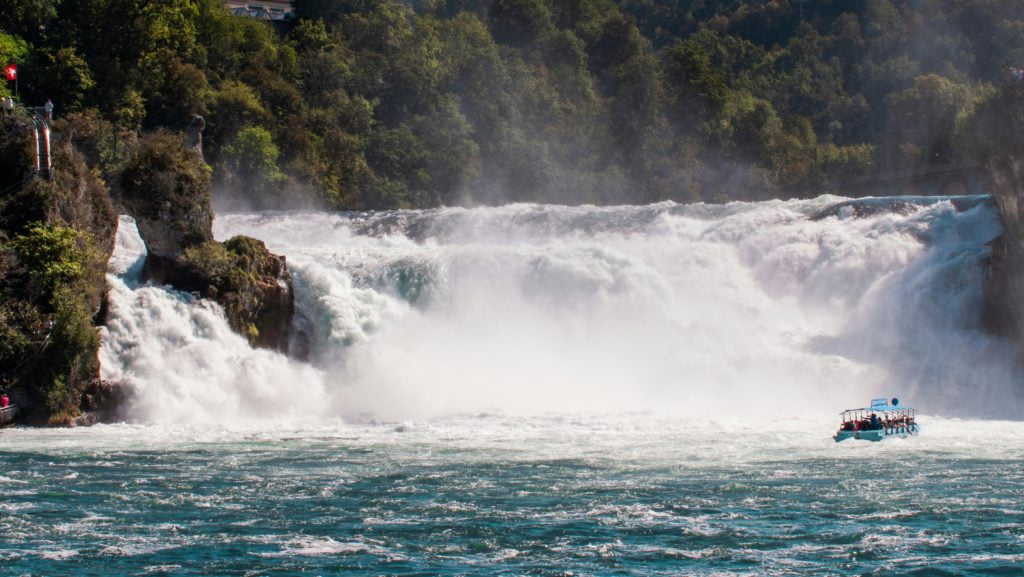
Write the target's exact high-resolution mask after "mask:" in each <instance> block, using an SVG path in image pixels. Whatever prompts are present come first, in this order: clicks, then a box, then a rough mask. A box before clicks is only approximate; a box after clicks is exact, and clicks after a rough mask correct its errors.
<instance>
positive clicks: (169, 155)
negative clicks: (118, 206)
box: [120, 131, 213, 258]
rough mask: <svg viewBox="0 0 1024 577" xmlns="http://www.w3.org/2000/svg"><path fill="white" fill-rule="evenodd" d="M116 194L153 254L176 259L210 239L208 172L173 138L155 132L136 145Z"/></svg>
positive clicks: (211, 236)
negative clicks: (182, 253) (191, 247)
mask: <svg viewBox="0 0 1024 577" xmlns="http://www.w3.org/2000/svg"><path fill="white" fill-rule="evenodd" d="M120 193H121V201H122V202H123V203H124V205H125V207H126V208H127V209H128V211H129V212H130V213H131V214H132V215H133V216H134V217H135V219H136V221H137V223H138V226H139V232H140V233H141V234H142V237H143V239H145V241H146V246H147V247H148V248H149V251H150V253H152V254H156V255H158V256H162V257H168V258H176V257H177V256H178V255H180V254H181V251H182V250H184V248H186V247H188V246H192V245H197V244H202V243H203V242H206V241H209V240H212V239H213V232H212V226H213V211H212V210H211V209H210V168H209V167H208V166H207V165H206V164H205V163H203V161H202V160H201V159H200V158H199V155H198V154H197V153H196V152H195V151H194V150H192V149H190V148H188V147H187V146H185V142H184V140H183V139H182V138H181V136H179V135H177V134H173V133H170V132H166V131H158V132H155V133H153V134H150V135H147V136H146V137H144V138H142V139H141V140H140V141H139V145H138V148H137V149H136V150H135V153H134V154H133V155H132V156H131V158H130V159H129V160H128V161H127V163H126V164H125V167H124V170H123V171H122V172H121V178H120Z"/></svg>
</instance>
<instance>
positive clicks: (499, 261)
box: [101, 196, 1020, 422]
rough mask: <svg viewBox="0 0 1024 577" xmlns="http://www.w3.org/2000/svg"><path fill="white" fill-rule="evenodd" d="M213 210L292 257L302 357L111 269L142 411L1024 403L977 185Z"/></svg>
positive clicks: (352, 413) (117, 343) (122, 359)
mask: <svg viewBox="0 0 1024 577" xmlns="http://www.w3.org/2000/svg"><path fill="white" fill-rule="evenodd" d="M969 200H971V202H964V199H955V200H954V201H951V200H941V199H939V200H936V199H909V200H906V201H901V202H899V203H892V202H888V203H887V202H885V201H884V199H882V200H879V201H874V202H873V201H857V202H855V203H850V202H849V201H845V199H841V198H838V197H830V196H824V197H820V198H817V199H813V200H791V201H771V202H762V203H730V204H727V205H704V204H696V205H677V204H673V203H662V204H656V205H650V206H638V207H606V208H596V207H562V206H539V205H511V206H505V207H499V208H479V209H458V208H445V209H437V210H425V211H393V212H381V213H326V212H302V213H253V214H232V215H224V216H220V217H219V218H218V220H217V222H216V223H215V233H216V235H217V236H218V238H228V237H230V236H233V235H236V234H246V235H250V236H253V237H256V238H259V239H261V240H263V241H265V242H266V243H267V246H268V247H269V248H270V249H271V250H272V251H274V252H277V253H279V254H284V255H286V256H287V258H288V263H289V266H290V267H291V270H292V273H293V276H294V282H295V293H296V307H297V310H298V312H299V317H298V318H297V320H296V332H301V333H303V334H304V335H305V337H306V338H308V341H309V343H310V358H309V360H308V362H298V361H295V360H291V359H288V358H286V357H284V356H282V355H280V354H277V353H274V352H270V351H263V350H253V349H251V348H250V347H249V346H248V344H247V343H246V342H245V341H244V340H243V339H241V338H240V337H238V336H236V335H234V334H233V333H231V331H230V329H229V328H228V326H227V323H226V322H225V321H224V317H223V313H222V311H221V310H220V309H219V307H217V306H215V305H213V304H210V303H208V302H205V301H202V300H199V299H194V298H192V297H191V296H189V295H184V294H181V293H176V292H174V291H169V290H166V289H164V288H160V287H147V286H137V284H133V283H132V282H131V280H130V277H131V273H130V272H127V271H125V272H122V269H123V268H124V267H123V265H119V266H114V263H115V262H121V261H120V260H119V259H121V258H122V256H121V255H122V247H123V246H127V245H131V244H132V242H135V241H132V242H129V241H128V240H122V236H124V237H125V238H127V237H128V236H132V235H134V236H135V237H137V233H136V232H135V231H134V229H133V227H132V226H129V225H128V224H127V221H122V227H121V230H119V235H118V239H119V240H118V247H119V248H118V250H117V251H116V252H115V256H114V258H113V259H112V261H111V262H112V265H111V278H110V283H111V287H112V288H111V313H110V322H109V327H108V328H107V330H106V332H105V335H104V344H103V350H102V358H101V360H102V364H103V374H104V378H110V379H126V380H128V381H130V382H132V383H133V384H134V386H135V387H136V390H137V394H136V401H135V405H136V406H135V408H134V409H133V414H134V415H136V417H137V418H138V419H140V420H153V419H164V418H173V419H192V420H207V421H214V422H216V421H222V420H225V419H271V418H278V419H305V420H311V419H312V420H315V419H333V418H338V417H342V418H352V417H357V416H369V417H372V418H379V419H386V420H401V419H413V418H425V417H431V416H436V415H442V414H451V413H474V412H485V411H501V412H509V413H545V412H580V411H582V412H586V411H598V412H609V411H614V412H621V411H657V412H666V413H670V414H680V415H694V416H702V417H722V418H751V417H753V418H756V419H765V418H771V419H773V418H782V417H786V416H792V415H795V414H802V413H807V412H811V413H815V414H819V413H823V412H832V411H839V410H841V409H845V408H849V407H852V406H860V405H863V404H864V403H865V402H866V401H867V400H868V399H869V398H871V397H873V396H899V397H901V398H903V399H905V401H906V402H907V403H909V404H911V405H912V406H915V407H917V408H919V409H922V410H926V411H934V412H940V413H946V414H954V415H967V414H970V415H986V416H1006V415H1012V414H1017V413H1016V411H1017V410H1018V408H1019V407H1020V405H1019V399H1018V397H1017V393H1016V390H1017V384H1016V378H1015V376H1014V373H1013V366H1012V365H1011V363H1010V361H1009V358H1010V346H1009V345H1008V343H1006V342H1004V341H1001V340H999V339H995V338H992V337H989V336H987V335H985V334H983V333H982V331H981V328H980V326H979V318H980V309H981V304H982V300H981V299H982V282H983V278H984V274H985V261H986V258H987V257H988V254H989V253H988V248H987V245H986V243H987V242H988V241H990V240H992V239H993V238H995V237H996V236H997V235H998V234H999V233H1000V225H999V223H998V219H997V216H996V212H995V209H994V208H993V207H992V206H991V204H990V203H989V202H988V201H987V200H985V199H984V198H978V197H973V198H972V199H969Z"/></svg>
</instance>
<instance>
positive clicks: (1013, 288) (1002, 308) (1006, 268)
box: [984, 156, 1024, 358]
mask: <svg viewBox="0 0 1024 577" xmlns="http://www.w3.org/2000/svg"><path fill="white" fill-rule="evenodd" d="M989 173H990V175H991V177H992V196H993V197H994V198H995V200H996V204H997V205H998V206H999V214H1000V216H1001V218H1002V221H1003V234H1002V236H1000V237H999V238H997V239H995V240H994V241H992V243H991V247H992V257H991V263H990V268H989V277H988V279H987V281H986V283H985V311H984V322H985V326H986V328H987V329H988V330H989V331H991V332H993V333H995V334H998V335H1002V336H1006V337H1009V338H1011V339H1014V340H1016V341H1017V342H1018V343H1020V346H1019V348H1020V350H1021V353H1022V358H1024V214H1022V213H1021V209H1022V208H1024V160H1017V159H1015V158H1011V157H1009V156H1000V157H997V158H993V159H992V160H991V161H990V162H989Z"/></svg>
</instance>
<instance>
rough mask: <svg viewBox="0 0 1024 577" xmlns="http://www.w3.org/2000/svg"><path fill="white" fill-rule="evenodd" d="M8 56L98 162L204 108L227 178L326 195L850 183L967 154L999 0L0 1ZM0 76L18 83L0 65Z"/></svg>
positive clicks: (402, 200)
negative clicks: (269, 9)
mask: <svg viewBox="0 0 1024 577" xmlns="http://www.w3.org/2000/svg"><path fill="white" fill-rule="evenodd" d="M4 4H5V5H6V8H5V10H4V18H3V20H2V21H0V29H2V33H0V59H3V60H4V61H5V62H17V63H18V64H19V65H20V97H21V100H22V101H23V102H25V103H26V104H29V105H39V104H41V103H42V102H44V101H45V100H46V99H47V98H52V99H53V101H54V103H55V104H56V106H57V112H58V117H60V118H63V119H64V122H65V128H66V129H67V130H69V131H71V132H73V134H74V136H75V138H76V139H77V141H78V144H79V145H80V148H82V149H84V150H88V151H89V152H90V157H91V160H92V161H93V162H94V163H95V164H96V165H97V166H99V167H100V168H101V172H102V176H103V177H104V178H106V179H108V180H111V179H113V177H114V176H115V175H116V173H117V171H118V170H119V163H120V162H121V161H122V159H123V158H124V157H125V155H126V150H125V149H126V148H129V147H131V146H132V143H133V142H135V140H136V136H137V135H139V134H143V133H145V132H146V131H151V130H153V129H156V128H158V127H169V128H172V129H182V128H183V127H184V126H185V125H186V124H187V123H188V121H189V120H190V118H191V115H192V114H200V115H202V116H203V117H204V118H205V120H206V122H207V129H206V133H205V144H206V160H207V162H208V163H209V164H210V165H211V166H212V167H214V182H215V188H216V190H218V191H219V194H218V196H219V197H220V198H221V199H222V200H225V199H229V198H230V199H235V200H244V201H245V202H247V203H248V204H249V205H250V206H256V207H276V206H289V205H296V204H298V203H308V202H323V203H324V204H325V205H326V206H329V207H334V208H341V209H355V210H360V209H377V208H394V207H426V206H436V205H441V204H446V205H451V204H476V203H498V202H509V201H539V202H559V203H621V202H628V203H641V202H652V201H659V200H665V199H671V200H676V201H697V200H704V201H725V200H733V199H760V198H769V197H776V196H786V197H789V196H806V195H817V194H820V193H822V192H829V191H836V190H837V189H838V190H839V191H840V192H841V186H842V183H843V182H845V181H847V180H849V179H851V178H857V177H859V176H863V175H870V174H873V173H878V172H884V171H887V170H893V169H899V168H905V167H919V166H926V165H934V164H955V163H958V162H962V161H967V160H970V159H969V158H967V157H968V156H970V154H971V150H972V146H971V142H972V140H973V138H972V134H974V132H973V131H972V125H971V122H972V114H971V113H972V110H973V109H974V108H975V107H976V106H977V104H978V103H980V102H983V101H984V100H985V99H986V98H990V97H991V95H992V93H993V92H994V89H993V86H994V85H996V84H998V83H999V82H1001V81H1006V80H1007V77H1008V74H1009V70H1010V69H1011V67H1012V66H1014V65H1016V64H1018V63H1024V3H1021V2H1019V1H1016V0H817V1H814V2H807V1H805V0H747V1H741V0H701V1H686V2H683V1H667V0H558V1H555V0H416V1H414V2H408V1H407V2H399V1H396V0H296V1H295V2H294V3H293V4H294V8H295V18H293V19H291V20H290V21H289V22H287V23H285V24H284V25H281V24H278V25H276V26H275V25H271V24H270V23H268V22H263V21H256V20H252V19H248V18H244V17H235V16H231V15H230V13H229V12H228V10H227V9H226V7H225V6H224V4H223V3H222V2H220V1H219V0H175V1H164V2H145V1H143V0H5V2H4ZM5 88H6V89H8V90H10V89H12V88H13V86H10V85H8V86H6V87H5Z"/></svg>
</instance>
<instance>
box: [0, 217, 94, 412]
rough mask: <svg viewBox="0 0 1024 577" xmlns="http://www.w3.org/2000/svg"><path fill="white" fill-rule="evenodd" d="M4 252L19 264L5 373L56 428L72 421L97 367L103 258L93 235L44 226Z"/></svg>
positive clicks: (9, 283) (4, 350)
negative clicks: (93, 304)
mask: <svg viewBox="0 0 1024 577" xmlns="http://www.w3.org/2000/svg"><path fill="white" fill-rule="evenodd" d="M5 248H6V249H7V251H9V252H8V254H9V255H10V256H12V257H13V262H12V263H11V264H10V265H9V266H10V270H8V271H7V272H8V274H6V275H4V276H5V278H4V281H5V282H4V287H3V288H4V293H5V294H4V301H3V305H2V306H0V335H2V337H3V340H4V342H5V344H4V346H2V347H0V368H2V372H3V373H4V377H5V379H7V380H10V381H13V383H14V384H17V385H20V386H22V387H23V388H24V389H25V390H26V392H27V393H28V394H29V395H30V396H31V397H32V398H33V400H34V401H35V402H36V405H37V407H38V408H40V409H41V411H40V412H41V414H42V415H43V416H45V417H46V418H48V419H49V420H50V422H53V423H66V422H67V421H68V420H69V419H71V418H73V417H74V416H75V415H76V414H77V407H78V400H79V399H80V397H81V393H82V391H83V390H84V389H85V387H86V386H87V385H88V384H89V383H90V382H91V381H93V380H94V379H95V378H96V375H97V371H98V369H99V364H98V361H97V358H96V351H97V350H98V348H99V336H98V334H97V332H96V329H95V327H94V326H93V323H92V310H91V308H90V306H89V304H90V303H89V301H90V298H89V295H91V294H92V293H93V292H94V291H93V290H92V287H91V286H90V284H91V283H90V280H91V277H92V274H91V271H94V270H96V269H97V268H98V267H99V266H100V265H101V264H102V261H103V260H104V255H103V253H102V252H101V251H99V250H97V249H96V246H95V242H94V239H93V237H92V236H91V235H89V234H87V233H83V232H80V231H77V230H75V229H72V228H69V227H65V226H60V225H48V224H45V223H42V222H37V223H33V224H31V225H30V226H28V227H27V229H26V230H25V231H24V232H22V233H20V234H17V235H16V236H15V237H14V238H13V239H12V240H10V241H9V242H7V243H6V244H5Z"/></svg>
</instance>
